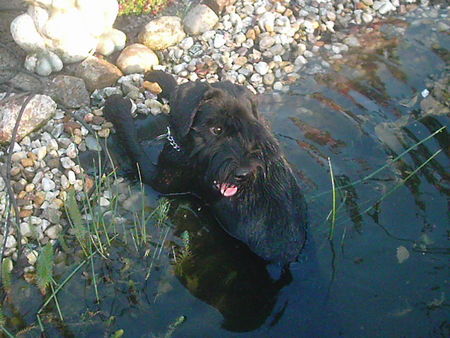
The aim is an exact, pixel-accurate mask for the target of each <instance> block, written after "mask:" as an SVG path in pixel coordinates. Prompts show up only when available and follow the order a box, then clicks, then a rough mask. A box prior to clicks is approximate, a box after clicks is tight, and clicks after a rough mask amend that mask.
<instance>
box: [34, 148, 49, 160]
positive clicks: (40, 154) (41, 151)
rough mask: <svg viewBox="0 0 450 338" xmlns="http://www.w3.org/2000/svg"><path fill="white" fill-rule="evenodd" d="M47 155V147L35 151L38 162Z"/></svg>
mask: <svg viewBox="0 0 450 338" xmlns="http://www.w3.org/2000/svg"><path fill="white" fill-rule="evenodd" d="M46 155H47V147H45V146H44V147H39V148H37V149H36V156H37V159H38V160H39V161H42V160H43V159H44V158H45V156H46Z"/></svg>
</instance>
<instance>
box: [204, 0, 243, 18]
mask: <svg viewBox="0 0 450 338" xmlns="http://www.w3.org/2000/svg"><path fill="white" fill-rule="evenodd" d="M235 2H236V0H204V1H203V3H204V4H205V5H207V6H208V7H209V8H211V9H212V10H213V11H214V12H215V13H216V14H217V15H219V14H220V13H222V12H223V10H224V9H225V7H228V6H231V5H234V3H235Z"/></svg>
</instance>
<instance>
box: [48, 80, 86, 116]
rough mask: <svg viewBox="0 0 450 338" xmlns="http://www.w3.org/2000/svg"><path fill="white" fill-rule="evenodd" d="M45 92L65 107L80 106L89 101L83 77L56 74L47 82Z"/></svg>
mask: <svg viewBox="0 0 450 338" xmlns="http://www.w3.org/2000/svg"><path fill="white" fill-rule="evenodd" d="M45 94H47V95H48V96H50V97H51V98H52V99H53V100H55V102H57V103H59V104H61V105H63V106H64V107H67V108H80V107H82V106H88V105H89V103H90V101H89V93H88V91H87V89H86V85H85V83H84V81H83V79H80V78H78V77H74V76H69V75H57V76H56V77H55V78H54V79H53V80H52V81H51V82H50V83H49V84H48V87H47V88H46V89H45Z"/></svg>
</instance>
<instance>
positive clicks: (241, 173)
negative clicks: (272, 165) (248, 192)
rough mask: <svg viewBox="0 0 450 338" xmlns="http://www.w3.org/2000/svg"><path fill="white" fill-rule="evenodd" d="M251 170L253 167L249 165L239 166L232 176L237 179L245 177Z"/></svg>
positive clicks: (240, 179)
mask: <svg viewBox="0 0 450 338" xmlns="http://www.w3.org/2000/svg"><path fill="white" fill-rule="evenodd" d="M252 172H253V168H252V167H250V166H246V167H239V168H237V169H236V171H235V173H234V178H235V179H236V180H238V181H242V180H244V179H246V178H247V177H248V176H250V174H251V173H252Z"/></svg>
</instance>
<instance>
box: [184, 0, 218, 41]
mask: <svg viewBox="0 0 450 338" xmlns="http://www.w3.org/2000/svg"><path fill="white" fill-rule="evenodd" d="M218 21H219V17H218V16H217V14H216V13H214V11H213V10H212V9H211V8H209V7H208V6H206V5H203V4H200V5H196V6H194V7H193V8H192V9H191V10H190V11H189V12H188V13H187V14H186V16H185V18H184V20H183V27H184V30H185V31H186V33H188V34H190V35H198V34H202V33H205V32H207V31H209V30H211V29H212V28H213V27H214V26H215V25H216V23H217V22H218Z"/></svg>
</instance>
